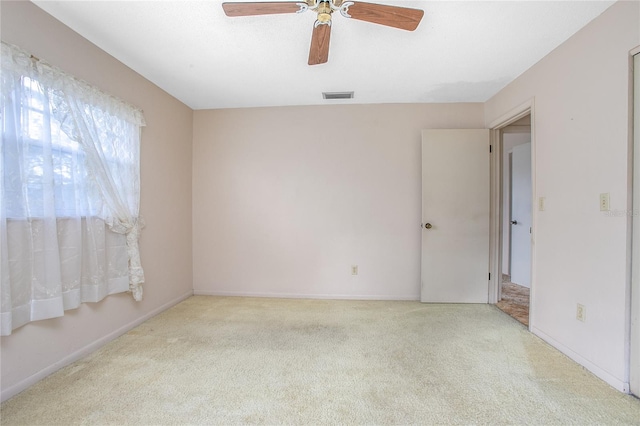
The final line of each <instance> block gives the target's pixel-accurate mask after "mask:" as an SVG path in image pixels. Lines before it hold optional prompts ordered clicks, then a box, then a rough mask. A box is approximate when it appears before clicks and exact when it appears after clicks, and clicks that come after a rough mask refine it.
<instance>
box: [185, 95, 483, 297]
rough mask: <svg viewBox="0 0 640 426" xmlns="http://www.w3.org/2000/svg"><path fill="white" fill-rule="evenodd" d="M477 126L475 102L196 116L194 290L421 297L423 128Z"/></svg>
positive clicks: (478, 114) (257, 110) (479, 117)
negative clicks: (355, 267)
mask: <svg viewBox="0 0 640 426" xmlns="http://www.w3.org/2000/svg"><path fill="white" fill-rule="evenodd" d="M481 127H483V109H482V104H421V105H414V104H402V105H345V106H319V107H318V106H316V107H286V108H254V109H233V110H209V111H196V112H195V116H194V140H193V154H194V155H193V193H194V199H193V203H194V204H193V206H194V207H193V208H194V210H193V212H194V230H196V232H195V233H194V250H193V252H194V291H195V292H196V293H197V294H226V295H254V296H277V297H330V298H358V299H413V300H417V299H419V295H420V250H421V249H420V237H421V232H420V222H421V192H420V191H421V148H420V146H421V129H425V128H481ZM352 265H358V267H359V274H358V275H357V276H353V275H351V266H352Z"/></svg>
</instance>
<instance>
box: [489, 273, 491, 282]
mask: <svg viewBox="0 0 640 426" xmlns="http://www.w3.org/2000/svg"><path fill="white" fill-rule="evenodd" d="M489 281H491V272H489Z"/></svg>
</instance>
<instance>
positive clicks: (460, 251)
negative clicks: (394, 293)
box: [421, 129, 490, 303]
mask: <svg viewBox="0 0 640 426" xmlns="http://www.w3.org/2000/svg"><path fill="white" fill-rule="evenodd" d="M489 155H490V154H489V130H485V129H466V130H442V129H438V130H423V131H422V223H423V224H425V225H426V227H423V228H422V291H421V300H422V301H423V302H444V303H487V302H488V291H489V287H488V286H489ZM427 224H428V225H427Z"/></svg>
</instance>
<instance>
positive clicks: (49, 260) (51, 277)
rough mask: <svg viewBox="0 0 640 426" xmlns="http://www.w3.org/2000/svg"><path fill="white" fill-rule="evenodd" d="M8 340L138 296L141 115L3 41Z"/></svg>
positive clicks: (2, 319) (1, 189)
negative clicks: (118, 297)
mask: <svg viewBox="0 0 640 426" xmlns="http://www.w3.org/2000/svg"><path fill="white" fill-rule="evenodd" d="M1 66H2V72H1V77H0V78H1V85H2V86H1V89H2V91H1V98H0V114H1V116H0V119H1V121H2V141H1V149H0V155H1V157H0V239H1V246H0V257H1V264H0V267H1V273H0V279H1V283H0V284H1V288H0V302H1V303H0V334H2V335H8V334H11V332H12V330H14V329H16V328H18V327H20V326H22V325H24V324H26V323H28V322H30V321H35V320H40V319H47V318H53V317H58V316H62V315H64V311H65V310H68V309H75V308H77V307H78V306H79V305H80V304H81V303H83V302H97V301H100V300H102V299H103V298H104V297H105V296H106V295H108V294H114V293H119V292H124V291H131V292H132V293H133V296H134V298H135V299H136V300H141V299H142V286H141V285H142V283H143V281H144V274H143V270H142V266H141V265H140V255H139V250H138V237H139V233H140V228H141V226H142V223H141V222H142V221H141V219H140V218H139V203H140V177H139V174H140V173H139V169H140V130H141V126H144V118H143V115H142V111H140V110H139V109H137V108H135V107H133V106H131V105H128V104H127V103H125V102H123V101H121V100H119V99H116V98H114V97H112V96H110V95H108V94H106V93H104V92H102V91H100V90H99V89H97V88H95V87H93V86H91V85H89V84H88V83H86V82H84V81H81V80H78V79H76V78H74V77H73V76H71V75H69V74H66V73H65V72H63V71H61V70H59V69H57V68H55V67H53V66H50V65H48V64H47V63H45V62H44V61H40V60H37V59H36V58H34V57H32V56H31V55H30V54H29V53H27V52H25V51H23V50H21V49H19V48H18V47H16V46H12V45H8V44H6V43H4V42H3V43H2V58H1Z"/></svg>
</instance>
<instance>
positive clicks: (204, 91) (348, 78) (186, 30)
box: [34, 0, 614, 109]
mask: <svg viewBox="0 0 640 426" xmlns="http://www.w3.org/2000/svg"><path fill="white" fill-rule="evenodd" d="M370 1H372V2H375V3H382V4H389V5H395V6H405V7H412V8H418V9H423V10H424V11H425V15H424V18H423V20H422V23H421V24H420V26H419V27H418V29H417V30H416V31H414V32H408V31H402V30H398V29H395V28H389V27H384V26H380V25H375V24H371V23H367V22H362V21H357V20H354V19H347V18H344V17H342V16H341V15H340V14H337V13H334V15H333V26H332V33H331V47H330V52H329V62H328V63H327V64H322V65H315V66H309V65H307V59H308V55H309V44H310V41H311V31H312V28H313V23H314V21H315V18H316V17H315V14H314V13H313V12H310V11H309V12H306V13H302V14H287V15H269V16H257V17H236V18H229V17H227V16H226V15H225V14H224V12H223V10H222V6H221V4H222V2H223V0H206V1H193V0H183V1H158V0H155V1H47V0H36V1H34V3H35V4H36V5H38V6H39V7H41V8H42V9H44V10H45V11H47V12H48V13H50V14H51V15H53V16H54V17H56V18H57V19H59V20H60V21H62V22H64V23H65V24H66V25H68V26H69V27H71V28H72V29H74V30H75V31H77V32H78V33H80V34H81V35H82V36H84V37H85V38H87V39H89V40H90V41H92V42H93V43H95V44H96V45H98V46H99V47H100V48H102V49H103V50H105V51H106V52H108V53H109V54H111V55H112V56H114V57H116V58H117V59H119V60H120V61H122V62H123V63H125V64H126V65H128V66H129V67H131V68H132V69H134V70H135V71H137V72H138V73H140V74H142V75H143V76H144V77H146V78H147V79H149V80H151V81H152V82H154V83H155V84H157V85H158V86H160V87H161V88H162V89H164V90H166V91H167V92H168V93H170V94H171V95H173V96H175V97H176V98H178V99H179V100H181V101H182V102H184V103H185V104H187V105H188V106H190V107H191V108H193V109H209V108H238V107H255V106H281V105H316V104H327V103H412V102H416V103H422V102H484V101H486V100H487V99H489V98H490V97H491V96H492V95H494V94H495V93H496V92H498V91H499V90H500V89H501V88H503V87H504V86H505V85H506V84H507V83H509V82H510V81H512V80H513V79H514V78H516V77H517V76H518V75H520V74H521V73H522V72H524V71H525V70H527V69H528V68H529V67H531V66H532V65H533V64H535V63H536V62H537V61H539V60H540V59H541V58H543V57H544V56H545V55H547V54H548V53H549V52H550V51H551V50H553V49H554V48H555V47H557V46H558V45H560V44H561V43H562V42H563V41H565V40H566V39H567V38H569V37H570V36H571V35H572V34H574V33H575V32H576V31H578V30H579V29H580V28H582V27H583V26H585V25H586V24H587V23H588V22H590V21H591V20H592V19H593V18H595V17H596V16H598V15H599V14H601V13H602V12H603V11H604V10H605V9H606V8H607V7H609V6H610V5H611V4H613V3H614V2H613V1H586V2H585V1H564V2H561V1H527V2H525V1H494V2H485V1H461V2H460V1H438V2H435V1H392V0H379V1H378V0H370ZM323 91H328V92H337V91H354V92H355V98H354V99H352V100H346V101H345V100H332V101H327V100H323V99H322V92H323Z"/></svg>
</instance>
